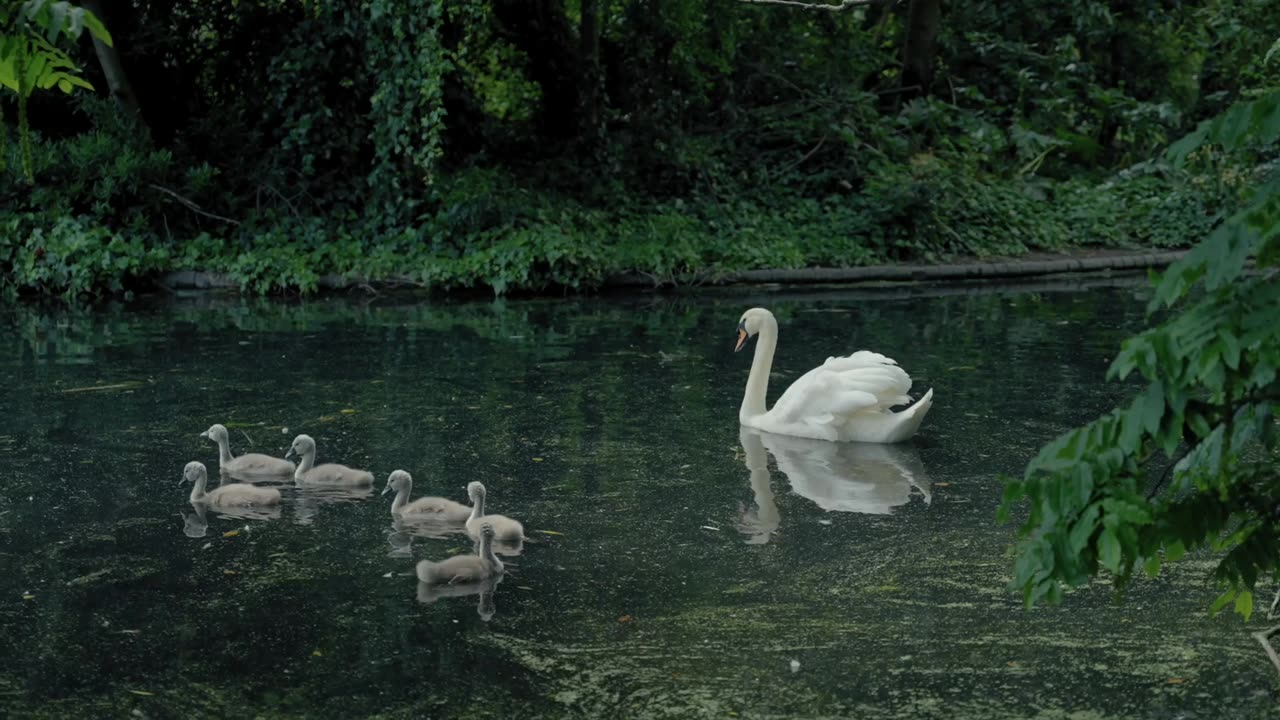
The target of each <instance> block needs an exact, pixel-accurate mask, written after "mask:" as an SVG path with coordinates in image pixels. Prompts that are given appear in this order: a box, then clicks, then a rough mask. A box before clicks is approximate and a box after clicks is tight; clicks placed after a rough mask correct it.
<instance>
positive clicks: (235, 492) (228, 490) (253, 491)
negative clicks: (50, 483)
mask: <svg viewBox="0 0 1280 720" xmlns="http://www.w3.org/2000/svg"><path fill="white" fill-rule="evenodd" d="M208 481H209V471H208V470H206V469H205V467H204V463H202V462H200V461H198V460H192V461H191V462H189V463H187V466H186V467H185V468H183V469H182V479H181V480H179V481H178V484H179V485H181V484H182V483H185V482H190V483H191V484H192V485H193V486H194V487H192V488H191V497H190V500H191V504H192V505H196V504H199V503H204V504H206V505H210V506H212V507H234V506H245V505H279V504H280V491H279V490H276V489H275V488H262V487H257V486H255V485H249V484H248V483H232V484H230V485H223V486H221V487H219V488H216V489H214V490H211V491H209V492H205V490H204V488H205V484H206V483H207V482H208Z"/></svg>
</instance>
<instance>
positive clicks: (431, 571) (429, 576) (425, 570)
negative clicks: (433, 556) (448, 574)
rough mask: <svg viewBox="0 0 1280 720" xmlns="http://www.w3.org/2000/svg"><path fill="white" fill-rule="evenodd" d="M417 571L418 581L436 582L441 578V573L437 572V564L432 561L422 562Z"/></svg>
mask: <svg viewBox="0 0 1280 720" xmlns="http://www.w3.org/2000/svg"><path fill="white" fill-rule="evenodd" d="M417 571H418V579H419V580H421V581H422V582H424V583H429V582H434V581H435V580H436V578H437V577H438V576H439V571H437V570H436V563H433V562H431V561H430V560H422V561H420V562H419V563H418V567H417Z"/></svg>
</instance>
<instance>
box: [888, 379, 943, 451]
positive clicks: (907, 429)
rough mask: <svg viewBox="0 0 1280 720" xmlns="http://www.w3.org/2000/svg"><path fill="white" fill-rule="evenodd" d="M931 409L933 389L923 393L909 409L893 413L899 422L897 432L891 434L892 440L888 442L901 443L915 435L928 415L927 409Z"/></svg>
mask: <svg viewBox="0 0 1280 720" xmlns="http://www.w3.org/2000/svg"><path fill="white" fill-rule="evenodd" d="M931 407H933V388H929V392H927V393H925V394H924V397H922V398H920V399H919V400H917V401H916V403H915V404H914V405H912V406H911V407H909V408H907V409H906V410H903V411H902V412H898V413H894V414H895V415H897V416H898V417H899V418H901V420H900V423H899V425H898V427H897V431H896V432H895V433H893V435H894V438H893V439H892V440H890V442H901V441H903V440H908V439H910V438H911V436H913V435H915V434H916V431H917V430H919V429H920V423H922V422H924V416H925V415H928V414H929V408H931Z"/></svg>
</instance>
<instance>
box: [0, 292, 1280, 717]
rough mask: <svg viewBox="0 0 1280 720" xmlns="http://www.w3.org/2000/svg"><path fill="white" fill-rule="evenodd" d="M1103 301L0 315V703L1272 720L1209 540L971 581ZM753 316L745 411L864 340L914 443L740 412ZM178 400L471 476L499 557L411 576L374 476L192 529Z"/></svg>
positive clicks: (1110, 300) (1132, 317) (355, 305)
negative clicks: (1026, 591) (464, 582)
mask: <svg viewBox="0 0 1280 720" xmlns="http://www.w3.org/2000/svg"><path fill="white" fill-rule="evenodd" d="M1101 285H1102V286H1100V287H1085V288H1083V289H1078V290H1076V291H1069V290H1068V291H1057V290H1061V288H1053V287H1043V288H1040V291H1028V290H1025V289H1021V290H1020V289H1006V290H999V289H992V288H978V289H976V290H974V291H972V292H968V291H967V290H964V289H959V290H958V289H956V288H954V287H951V288H939V289H929V288H918V289H913V290H907V291H905V292H904V291H885V292H880V291H876V290H863V291H856V292H855V291H832V292H821V291H816V290H806V291H804V292H786V291H782V290H779V289H772V290H771V289H754V290H740V291H723V292H715V293H704V294H699V295H696V296H673V297H660V296H650V295H636V296H625V297H601V298H588V299H575V300H554V301H550V300H537V301H514V300H509V301H505V302H474V303H440V302H436V303H430V302H426V301H418V300H415V299H406V298H404V297H398V298H392V297H378V298H372V299H369V298H361V297H351V298H336V299H326V300H320V301H311V302H296V301H295V302H289V301H242V300H239V299H233V298H232V299H229V298H218V297H216V296H205V295H194V296H179V297H176V298H167V299H147V300H143V301H139V302H135V303H131V304H129V305H127V306H117V305H112V306H107V307H102V308H98V309H94V310H85V311H72V310H59V309H41V308H35V307H17V308H9V309H7V310H3V311H0V318H3V322H2V323H0V348H3V349H2V350H0V353H3V354H2V355H0V387H2V388H3V390H4V395H5V403H4V406H5V410H6V411H5V412H4V413H3V415H0V461H2V462H3V467H4V472H3V475H0V488H2V489H3V492H2V493H0V560H2V561H3V567H4V572H3V573H2V574H0V640H2V642H3V648H4V650H3V652H2V653H0V715H3V716H5V717H11V718H12V717H59V718H64V717H65V718H70V717H84V718H90V717H92V718H100V717H101V718H105V717H143V718H196V717H201V718H203V717H211V718H225V717H298V718H302V717H342V718H349V717H364V716H378V717H389V718H390V717H395V718H408V717H414V718H419V717H421V718H428V717H429V718H439V717H562V716H563V717H591V718H595V717H605V716H608V715H610V714H612V715H614V716H617V717H626V718H632V717H638V718H650V717H653V718H702V717H708V718H710V717H716V718H724V717H858V718H934V717H938V718H942V717H947V718H951V717H974V718H1004V717H1010V718H1013V717H1045V718H1059V717H1073V718H1075V717H1079V718H1097V717H1106V718H1111V717H1152V718H1155V717H1160V718H1165V717H1181V718H1222V717H1232V718H1244V717H1262V716H1271V717H1274V716H1275V715H1273V714H1271V713H1274V711H1275V708H1276V703H1277V701H1278V700H1280V694H1277V691H1276V687H1277V683H1276V679H1275V677H1274V671H1273V670H1272V669H1271V668H1270V666H1269V665H1268V664H1267V662H1266V659H1265V657H1264V656H1263V654H1262V652H1261V649H1260V648H1259V647H1258V646H1257V644H1256V643H1255V642H1254V641H1253V640H1252V639H1251V638H1249V636H1248V635H1247V633H1246V630H1247V629H1248V628H1246V626H1245V625H1244V623H1242V622H1241V621H1240V620H1239V619H1238V618H1235V617H1234V616H1227V615H1223V616H1220V617H1217V618H1208V617H1207V616H1206V614H1205V609H1206V608H1207V606H1208V604H1209V602H1210V601H1211V600H1212V598H1213V597H1214V592H1213V589H1212V587H1210V586H1209V584H1208V583H1207V580H1206V578H1207V573H1208V570H1209V569H1210V568H1211V567H1212V564H1213V560H1212V558H1211V557H1200V558H1194V557H1193V558H1191V559H1188V560H1185V561H1183V562H1181V563H1177V564H1174V565H1173V566H1172V567H1169V568H1168V569H1167V570H1168V571H1167V572H1166V573H1164V574H1162V575H1161V576H1160V577H1159V578H1158V579H1156V580H1154V581H1144V582H1139V583H1138V584H1137V587H1135V588H1134V589H1133V591H1132V592H1131V594H1129V595H1128V596H1127V598H1126V600H1125V601H1124V602H1123V603H1122V604H1117V603H1115V602H1114V599H1113V596H1112V593H1111V590H1110V588H1109V586H1107V585H1106V584H1105V583H1099V584H1095V585H1094V586H1093V587H1091V588H1088V589H1085V590H1081V591H1079V592H1076V593H1073V594H1071V595H1069V596H1068V598H1067V601H1066V603H1065V604H1064V605H1063V606H1061V607H1056V608H1038V609H1036V610H1034V611H1030V612H1028V611H1026V610H1024V609H1023V608H1022V606H1021V603H1020V600H1019V598H1018V597H1015V596H1014V595H1011V594H1010V593H1009V592H1008V591H1007V590H1006V587H1005V586H1006V583H1007V581H1008V579H1009V575H1010V570H1011V567H1012V558H1011V555H1010V545H1011V542H1012V536H1013V531H1012V527H1010V526H999V525H996V524H995V521H994V513H995V508H996V506H997V505H998V502H999V497H1000V484H999V481H998V480H997V478H996V476H997V475H998V474H999V473H1017V472H1020V470H1021V468H1022V467H1023V466H1024V465H1025V463H1026V461H1027V460H1028V459H1029V458H1030V457H1031V456H1032V455H1033V454H1034V452H1035V451H1036V450H1037V448H1038V447H1039V446H1040V445H1042V444H1043V443H1045V442H1046V441H1048V440H1050V439H1051V438H1053V437H1054V436H1055V435H1056V434H1058V433H1060V432H1062V431H1063V430H1065V429H1067V428H1068V427H1071V426H1073V425H1075V424H1079V423H1082V422H1085V421H1087V420H1089V419H1090V418H1092V417H1094V416H1095V415H1097V414H1099V413H1101V412H1103V411H1105V410H1107V409H1109V408H1110V407H1111V406H1112V405H1113V404H1114V403H1116V402H1117V401H1118V400H1119V399H1121V398H1123V397H1124V396H1125V393H1126V388H1125V387H1123V386H1119V385H1115V384H1104V383H1102V382H1101V379H1102V377H1103V374H1104V371H1105V369H1106V367H1107V362H1108V358H1109V357H1110V356H1111V355H1112V354H1113V353H1114V352H1115V350H1116V348H1117V346H1118V343H1119V341H1120V340H1121V339H1122V338H1123V337H1125V336H1126V335H1128V334H1130V333H1131V332H1133V331H1134V330H1135V329H1137V328H1139V327H1141V326H1142V323H1143V315H1142V304H1143V303H1142V296H1143V293H1144V291H1143V290H1142V288H1141V285H1138V284H1128V285H1127V286H1126V283H1123V282H1120V283H1114V282H1113V283H1102V284H1101ZM1108 285H1111V286H1110V287H1108ZM1049 290H1055V291H1049ZM754 305H765V306H768V307H770V308H771V309H772V310H773V311H774V312H775V314H776V315H777V316H778V320H779V324H780V326H781V332H780V340H779V347H778V356H777V360H776V362H775V367H774V370H775V373H774V377H773V385H772V387H771V389H770V399H771V400H772V399H774V398H776V397H777V396H778V395H779V394H780V393H781V391H782V388H783V387H784V386H785V384H786V383H788V382H790V381H791V380H793V379H795V378H796V377H798V376H799V375H800V374H801V373H803V372H804V371H807V370H808V369H809V368H811V367H813V366H814V365H816V364H818V363H820V362H822V361H823V360H825V359H826V358H827V357H828V356H829V355H835V354H845V353H847V352H850V351H852V350H855V349H859V348H869V349H874V350H877V351H880V352H883V353H885V354H887V355H889V356H890V357H893V358H895V359H896V360H898V362H899V363H900V364H901V365H902V366H903V367H904V368H905V369H906V370H907V371H908V372H910V373H911V375H912V377H913V379H914V380H915V386H914V387H913V390H912V394H913V395H914V396H917V397H918V396H919V395H920V394H921V393H923V392H924V391H925V390H926V389H928V388H930V387H932V388H934V389H935V402H934V407H933V410H932V411H931V413H930V414H929V416H928V418H927V420H926V421H925V424H924V427H923V428H922V430H921V433H920V435H919V436H918V437H917V439H916V440H914V441H913V442H911V443H909V444H906V445H902V446H894V447H875V446H872V447H866V446H840V445H831V444H827V443H821V442H815V441H800V440H792V439H789V438H779V437H776V436H768V435H761V434H758V433H750V432H740V429H739V426H738V422H737V408H738V403H739V401H740V399H741V392H742V387H743V384H744V383H745V381H746V376H747V370H748V367H749V364H750V359H751V358H750V353H747V352H743V353H739V354H736V355H735V354H734V353H733V352H732V346H733V341H734V331H735V328H736V324H737V321H738V317H739V316H740V315H741V313H742V311H743V310H745V309H746V308H748V307H751V306H754ZM215 422H219V423H223V424H226V425H228V426H229V427H231V434H232V437H231V445H232V449H233V450H234V451H235V452H237V453H243V452H251V451H254V452H265V453H270V454H275V455H283V453H284V451H285V449H286V448H287V447H288V444H289V441H290V440H291V439H292V437H293V435H295V434H297V433H307V434H310V435H312V436H313V437H314V438H315V439H316V441H317V444H318V446H319V459H320V461H321V462H324V461H332V462H342V463H345V464H348V465H351V466H355V467H361V468H367V469H369V470H371V471H373V472H374V474H375V476H376V478H377V481H376V486H375V488H376V491H381V489H382V487H383V485H384V484H385V482H386V478H387V475H388V474H389V473H390V472H391V471H392V470H395V469H398V468H403V469H405V470H408V471H409V472H411V473H412V474H413V476H414V479H415V485H414V495H415V496H418V495H422V494H433V495H443V496H446V497H451V498H454V499H456V500H460V501H465V492H464V489H463V488H464V486H465V485H466V484H467V483H468V482H469V481H472V480H481V481H483V482H484V483H485V484H486V485H487V487H488V489H489V511H490V512H499V513H503V514H508V515H511V516H514V517H517V518H518V519H520V520H522V521H523V522H524V524H525V527H526V529H527V531H528V533H529V535H530V538H531V539H530V541H529V542H528V543H527V544H526V545H525V547H524V551H523V553H522V554H520V555H519V556H515V557H507V560H509V561H510V562H509V571H508V573H507V574H506V576H505V577H504V578H503V579H502V581H501V582H500V583H499V584H497V585H496V586H495V587H493V588H491V591H490V592H485V593H483V594H482V595H474V594H473V595H467V596H460V597H437V596H435V595H433V594H432V593H430V592H420V590H419V587H418V583H417V580H416V578H415V577H414V576H413V574H412V573H413V567H414V564H415V563H416V562H417V561H418V560H420V559H424V558H430V559H440V558H443V557H447V556H449V555H450V554H454V553H458V552H469V551H470V542H469V541H468V540H467V539H466V537H465V536H462V535H455V536H447V537H443V538H432V537H422V536H418V535H415V534H413V533H412V532H411V528H405V527H404V526H396V527H393V524H392V521H391V515H390V512H389V507H390V497H389V496H388V497H380V496H378V495H377V494H376V492H371V493H369V494H368V496H363V497H360V496H357V497H351V496H343V495H341V494H338V495H334V494H328V495H324V494H317V493H309V492H303V491H300V490H298V489H295V488H293V487H291V486H288V485H286V486H284V487H283V492H284V502H283V507H282V508H281V511H280V512H279V513H278V516H276V517H267V518H243V517H231V516H226V515H224V514H220V513H219V512H217V511H215V510H210V511H208V512H206V513H204V514H203V515H202V514H200V513H198V512H196V511H195V510H196V509H195V508H193V506H192V505H190V504H189V503H188V501H187V496H188V493H189V486H186V487H179V486H178V481H179V479H180V477H181V473H182V468H183V466H184V464H185V463H187V462H188V461H190V460H200V461H202V462H204V463H205V464H206V465H208V466H209V468H210V471H211V474H212V475H213V476H214V477H215V478H216V476H217V469H216V468H217V448H216V447H215V446H214V445H212V444H211V443H209V442H208V441H206V440H204V439H202V438H200V437H199V436H198V435H199V433H200V432H201V431H203V430H205V429H206V428H208V426H209V425H210V424H212V423H215ZM1260 623H1265V621H1264V620H1261V619H1260V618H1257V619H1255V621H1254V622H1253V623H1252V625H1254V626H1257V625H1259V624H1260Z"/></svg>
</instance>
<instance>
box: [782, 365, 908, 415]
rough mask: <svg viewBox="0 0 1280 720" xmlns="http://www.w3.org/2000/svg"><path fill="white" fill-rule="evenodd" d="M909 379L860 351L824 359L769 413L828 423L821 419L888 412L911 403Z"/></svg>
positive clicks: (801, 378)
mask: <svg viewBox="0 0 1280 720" xmlns="http://www.w3.org/2000/svg"><path fill="white" fill-rule="evenodd" d="M910 389H911V378H910V377H909V376H908V375H907V373H906V371H905V370H903V369H902V368H900V367H898V366H897V364H896V363H894V362H893V360H890V359H889V358H886V357H885V356H883V355H879V354H877V353H873V352H869V351H866V350H863V351H861V352H857V353H854V354H853V355H850V356H848V357H840V358H828V359H827V361H826V362H825V363H823V364H822V366H820V367H816V368H814V369H812V370H810V371H809V372H807V373H805V374H804V375H802V376H800V378H799V379H797V380H796V381H795V382H794V383H792V384H791V387H789V388H787V390H786V392H784V393H783V394H782V397H780V398H778V402H777V403H775V404H774V406H773V409H772V410H770V414H771V415H774V416H775V417H777V418H778V419H779V420H782V421H785V422H803V421H806V420H810V421H817V422H830V419H824V418H823V416H826V415H833V416H836V417H844V416H847V415H851V414H854V413H859V412H876V411H882V410H888V409H889V408H891V407H893V406H894V405H902V404H906V403H910V402H911V398H910V397H909V396H908V395H907V391H908V390H910Z"/></svg>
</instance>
